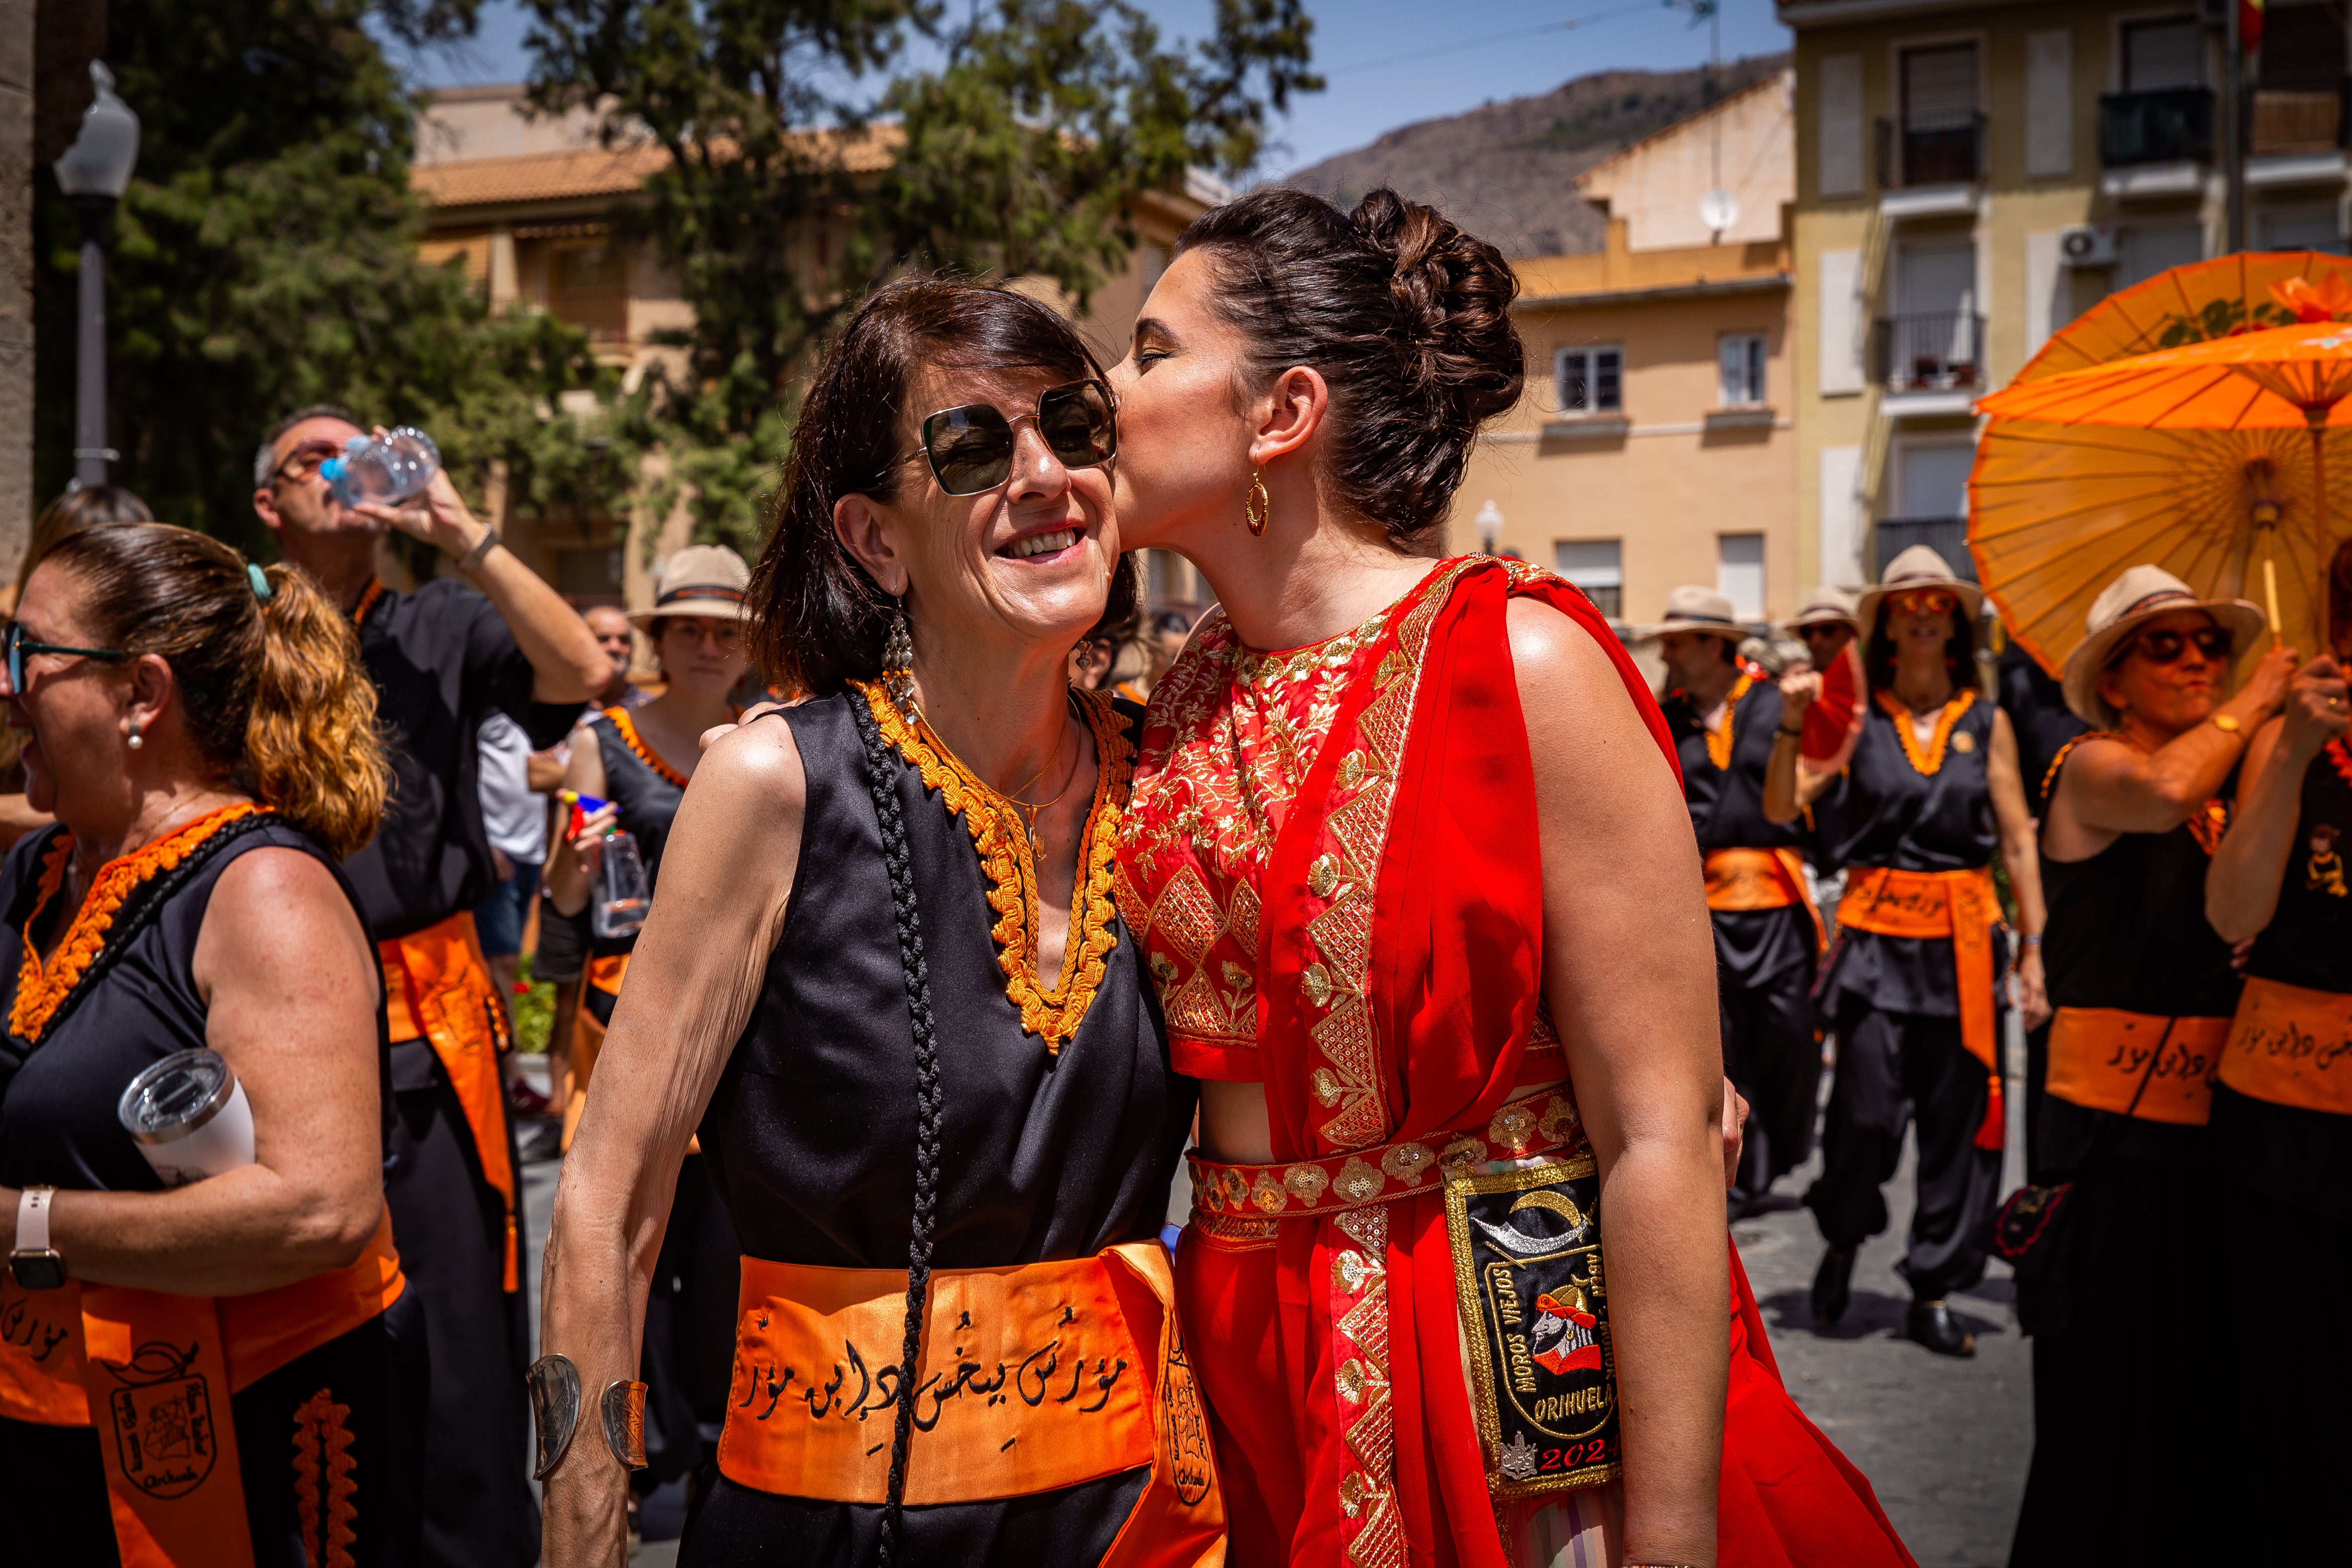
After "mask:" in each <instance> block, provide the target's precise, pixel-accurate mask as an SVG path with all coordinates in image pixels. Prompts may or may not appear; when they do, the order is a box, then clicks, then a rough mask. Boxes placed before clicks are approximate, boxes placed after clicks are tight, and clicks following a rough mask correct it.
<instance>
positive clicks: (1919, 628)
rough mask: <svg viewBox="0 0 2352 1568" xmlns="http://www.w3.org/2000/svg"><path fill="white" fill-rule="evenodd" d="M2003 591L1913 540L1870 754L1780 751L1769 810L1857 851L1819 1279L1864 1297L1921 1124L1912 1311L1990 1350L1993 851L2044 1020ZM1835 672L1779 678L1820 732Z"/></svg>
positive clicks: (1994, 1137)
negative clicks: (1836, 768)
mask: <svg viewBox="0 0 2352 1568" xmlns="http://www.w3.org/2000/svg"><path fill="white" fill-rule="evenodd" d="M1983 603H1984V595H1983V593H1982V592H1981V591H1980V590H1979V589H1978V587H1977V586H1976V585H1975V584H1972V583H1964V582H1962V581H1960V580H1959V579H1958V577H1956V576H1955V575H1954V574H1953V573H1952V569H1951V568H1950V567H1949V566H1948V565H1947V564H1946V563H1945V562H1944V560H1943V558H1942V557H1941V556H1939V555H1937V553H1936V552H1934V551H1933V550H1930V549H1928V548H1927V546H1925V545H1915V546H1913V547H1912V548H1911V549H1908V550H1906V551H1905V552H1903V553H1901V554H1900V555H1897V556H1896V557H1895V559H1894V560H1893V561H1892V562H1889V563H1887V567H1886V571H1885V574H1884V576H1883V578H1882V581H1881V582H1880V584H1879V586H1877V587H1875V588H1874V589H1872V590H1871V591H1870V592H1869V593H1867V594H1864V595H1863V597H1862V604H1861V606H1860V614H1859V618H1860V620H1861V622H1862V624H1863V625H1864V626H1865V627H1867V628H1868V632H1867V641H1866V642H1865V644H1864V658H1863V667H1864V675H1865V678H1866V681H1867V686H1868V704H1867V707H1866V710H1865V717H1864V724H1863V731H1862V734H1861V736H1860V738H1859V739H1858V740H1856V742H1854V748H1853V756H1852V758H1851V759H1850V760H1849V761H1848V763H1847V764H1846V766H1845V768H1844V769H1843V771H1842V772H1839V773H1815V772H1811V771H1805V772H1803V773H1801V771H1800V769H1799V768H1798V765H1797V763H1798V755H1797V753H1798V750H1799V748H1798V747H1797V746H1795V745H1793V744H1791V745H1784V746H1781V747H1780V749H1779V750H1778V751H1777V752H1774V754H1773V757H1772V764H1771V768H1770V770H1769V773H1768V774H1767V775H1766V790H1765V801H1764V811H1765V816H1767V817H1768V818H1769V819H1770V820H1772V821H1774V822H1780V823H1790V822H1794V821H1795V820H1797V817H1798V816H1799V815H1800V813H1801V811H1803V810H1805V809H1807V808H1810V809H1811V812H1812V814H1813V824H1814V827H1815V830H1816V832H1817V834H1818V835H1819V843H1820V846H1821V848H1822V856H1823V858H1824V860H1825V861H1826V862H1828V863H1830V864H1833V865H1843V866H1844V867H1846V868H1847V870H1846V885H1845V894H1844V897H1843V899H1842V900H1840V901H1839V904H1838V928H1839V934H1838V942H1837V948H1836V951H1835V952H1833V953H1832V956H1831V957H1830V959H1829V960H1828V963H1827V964H1826V966H1825V968H1826V972H1825V973H1824V974H1823V976H1822V981H1821V984H1820V985H1819V987H1818V995H1819V1006H1820V1009H1821V1013H1822V1016H1823V1017H1824V1018H1825V1019H1827V1020H1829V1021H1830V1022H1831V1023H1832V1026H1833V1027H1834V1028H1835V1029H1836V1031H1837V1075H1836V1079H1835V1080H1834V1082H1833V1085H1832V1089H1831V1091H1830V1104H1829V1116H1828V1120H1827V1121H1826V1123H1825V1125H1824V1127H1823V1129H1822V1158H1823V1163H1824V1168H1823V1170H1822V1175H1821V1178H1820V1179H1819V1180H1818V1181H1816V1182H1815V1183H1814V1184H1813V1185H1812V1187H1811V1190H1810V1191H1808V1192H1807V1193H1806V1194H1805V1204H1806V1206H1807V1207H1809V1208H1811V1210H1812V1211H1813V1215H1814V1218H1815V1219H1816V1220H1817V1221H1818V1222H1819V1224H1820V1226H1821V1228H1822V1237H1823V1238H1824V1239H1825V1240H1826V1241H1827V1242H1828V1244H1829V1246H1828V1248H1827V1250H1826V1251H1825V1252H1824V1253H1823V1255H1822V1263H1821V1267H1820V1268H1819V1270H1818V1271H1816V1273H1815V1275H1814V1278H1813V1289H1812V1309H1813V1316H1814V1318H1815V1319H1816V1320H1817V1321H1821V1322H1824V1323H1833V1322H1835V1321H1838V1319H1840V1318H1841V1317H1843V1316H1844V1314H1845V1309H1846V1304H1847V1301H1848V1299H1849V1295H1850V1282H1851V1279H1852V1277H1853V1256H1854V1251H1855V1249H1856V1248H1857V1247H1860V1246H1861V1245H1862V1244H1863V1242H1864V1241H1865V1240H1867V1239H1869V1238H1870V1237H1873V1236H1875V1235H1877V1234H1878V1233H1879V1232H1880V1231H1882V1230H1884V1229H1885V1228H1886V1219H1887V1215H1886V1200H1885V1195H1884V1194H1882V1193H1881V1192H1880V1190H1879V1189H1880V1188H1881V1187H1882V1186H1884V1185H1885V1183H1886V1181H1887V1179H1888V1178H1889V1177H1891V1176H1893V1175H1894V1174H1895V1163H1896V1161H1897V1160H1898V1159H1899V1158H1900V1157H1901V1155H1902V1152H1903V1134H1904V1131H1905V1129H1906V1127H1907V1126H1909V1125H1910V1124H1911V1123H1912V1122H1913V1121H1916V1123H1917V1125H1918V1130H1919V1167H1918V1194H1917V1204H1916V1207H1915V1209H1914V1210H1913V1212H1912V1216H1911V1238H1910V1246H1909V1248H1908V1250H1907V1252H1906V1256H1905V1258H1904V1260H1903V1262H1902V1263H1901V1264H1899V1265H1898V1266H1897V1268H1899V1270H1900V1271H1901V1273H1902V1274H1903V1276H1904V1278H1905V1279H1906V1280H1907V1281H1908V1282H1909V1284H1910V1287H1911V1292H1912V1302H1911V1309H1910V1311H1909V1313H1908V1315H1907V1317H1906V1324H1905V1329H1906V1332H1907V1333H1908V1334H1909V1335H1910V1337H1911V1338H1913V1339H1915V1340H1916V1341H1918V1342H1920V1343H1921V1344H1923V1345H1925V1346H1927V1348H1928V1349H1929V1350H1931V1351H1934V1352H1937V1353H1938V1354H1942V1355H1963V1356H1965V1355H1973V1354H1975V1353H1976V1341H1975V1339H1974V1337H1973V1336H1971V1335H1969V1333H1967V1332H1965V1331H1963V1330H1962V1329H1961V1328H1960V1327H1959V1325H1958V1324H1957V1323H1956V1322H1954V1321H1953V1320H1952V1315H1951V1310H1950V1309H1949V1308H1948V1306H1947V1305H1946V1300H1945V1299H1946V1297H1947V1296H1948V1294H1949V1293H1950V1292H1951V1291H1954V1290H1964V1289H1968V1288H1969V1286H1971V1285H1974V1284H1975V1283H1976V1282H1977V1281H1978V1280H1979V1279H1981V1278H1982V1277H1983V1275H1984V1265H1985V1257H1986V1247H1985V1243H1984V1240H1983V1239H1982V1232H1983V1230H1984V1226H1985V1222H1986V1220H1987V1219H1988V1218H1990V1215H1991V1214H1992V1209H1993V1205H1994V1203H1995V1202H1996V1201H1997V1200H1998V1198H1999V1196H2000V1194H1999V1193H1998V1191H1996V1188H1997V1187H1998V1185H1999V1184H2000V1152H2001V1134H2002V1116H2001V1101H2000V1028H1999V1011H2000V994H1999V979H1998V976H1999V975H2000V972H2001V968H2002V964H2003V961H2004V959H2005V957H2006V949H2007V946H2008V943H2007V942H2006V941H2005V940H2004V933H2005V931H2006V929H2007V928H2006V927H2005V926H2004V925H2003V923H2002V921H2001V910H2000V902H1999V900H1997V899H1996V897H1995V896H1994V892H1993V881H1992V869H1991V866H1992V858H1993V855H1994V853H1995V852H1996V851H1998V852H1999V854H2000V858H2001V862H2002V865H2003V866H2004V867H2005V868H2007V869H2008V872H2009V879H2010V886H2011V889H2012V890H2013V891H2014V893H2015V895H2016V898H2017V908H2018V923H2019V927H2020V934H2021V939H2022V942H2023V945H2024V949H2025V951H2024V955H2023V957H2022V958H2021V960H2020V962H2019V963H2018V965H2017V978H2018V983H2019V991H2020V995H2019V1001H2020V1004H2021V1007H2022V1009H2023V1011H2024V1013H2025V1016H2026V1021H2027V1022H2028V1023H2029V1024H2031V1023H2035V1022H2038V1021H2039V1020H2040V1017H2041V1015H2042V1011H2043V1010H2044V1007H2045V1004H2044V1003H2043V1001H2042V954H2041V942H2042V879H2041V873H2040V868H2039V866H2038V865H2037V863H2036V860H2035V857H2034V846H2033V824H2032V818H2031V817H2029V816H2027V815H2026V810H2025V791H2024V783H2023V781H2022V780H2021V778H2020V777H2019V774H2018V771H2017V742H2016V738H2015V736H2014V735H2013V734H2012V733H2011V731H2010V727H2009V719H2008V716H2007V715H2005V714H2003V713H2002V712H2001V711H2000V709H1998V708H1996V707H1995V706H1993V705H1992V704H1991V703H1990V702H1988V701H1985V700H1983V699H1982V698H1981V696H1980V694H1979V692H1978V690H1977V689H1976V687H1975V686H1974V684H1973V682H1974V681H1975V679H1976V654H1975V646H1976V645H1975V638H1974V637H1973V636H1972V635H1971V631H1970V628H1971V626H1972V625H1973V623H1974V622H1975V619H1976V616H1977V613H1978V611H1979V609H1980V608H1981V607H1982V605H1983ZM1820 682H1821V678H1820V676H1818V675H1817V674H1804V675H1798V676H1792V677H1790V679H1786V680H1784V681H1782V682H1781V686H1780V689H1781V695H1782V698H1783V700H1784V703H1785V708H1784V716H1783V718H1782V720H1781V722H1782V723H1784V724H1785V725H1787V726H1788V727H1789V728H1790V729H1791V730H1799V729H1801V728H1802V726H1803V722H1804V716H1805V712H1806V710H1808V709H1809V708H1810V707H1811V705H1812V700H1813V698H1814V696H1815V695H1816V694H1817V693H1818V691H1819V690H1820Z"/></svg>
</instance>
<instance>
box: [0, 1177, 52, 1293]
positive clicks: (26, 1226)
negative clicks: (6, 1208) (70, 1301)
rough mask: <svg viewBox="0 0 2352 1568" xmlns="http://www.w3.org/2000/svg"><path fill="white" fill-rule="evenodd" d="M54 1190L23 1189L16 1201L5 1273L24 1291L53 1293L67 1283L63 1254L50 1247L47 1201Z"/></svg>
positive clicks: (42, 1188) (41, 1188) (44, 1188)
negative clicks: (13, 1239) (13, 1236)
mask: <svg viewBox="0 0 2352 1568" xmlns="http://www.w3.org/2000/svg"><path fill="white" fill-rule="evenodd" d="M57 1192H58V1190H57V1188H55V1187H26V1189H25V1190H24V1191H23V1192H22V1193H21V1194H18V1195H17V1198H16V1249H15V1250H14V1251H12V1252H10V1253H9V1254H8V1270H9V1272H10V1273H12V1274H14V1275H16V1283H17V1284H19V1285H22V1286H23V1287H24V1288H25V1289H27V1290H54V1289H57V1288H58V1286H60V1285H62V1284H64V1283H65V1282H66V1258H65V1254H64V1253H62V1252H59V1251H58V1249H57V1248H56V1247H51V1246H50V1245H49V1200H50V1199H51V1198H53V1197H55V1196H56V1195H57Z"/></svg>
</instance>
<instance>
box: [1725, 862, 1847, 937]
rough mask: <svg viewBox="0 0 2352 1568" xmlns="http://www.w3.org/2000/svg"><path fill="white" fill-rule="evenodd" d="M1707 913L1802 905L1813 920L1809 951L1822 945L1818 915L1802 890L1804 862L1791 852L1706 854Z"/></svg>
mask: <svg viewBox="0 0 2352 1568" xmlns="http://www.w3.org/2000/svg"><path fill="white" fill-rule="evenodd" d="M1705 869H1706V907H1707V908H1708V909H1710V910H1734V911H1736V910H1785V909H1787V908H1788V907H1789V906H1790V904H1802V905H1804V906H1805V913H1807V914H1808V915H1811V917H1812V920H1813V947H1814V951H1815V952H1819V951H1820V950H1821V949H1822V946H1823V945H1825V933H1824V932H1823V931H1822V912H1821V910H1817V909H1815V908H1814V907H1813V896H1812V894H1811V892H1809V891H1808V890H1807V889H1806V887H1805V862H1804V860H1803V858H1801V856H1799V855H1798V853H1797V852H1796V851H1795V850H1794V849H1788V848H1780V849H1710V850H1708V851H1707V852H1706V865H1705Z"/></svg>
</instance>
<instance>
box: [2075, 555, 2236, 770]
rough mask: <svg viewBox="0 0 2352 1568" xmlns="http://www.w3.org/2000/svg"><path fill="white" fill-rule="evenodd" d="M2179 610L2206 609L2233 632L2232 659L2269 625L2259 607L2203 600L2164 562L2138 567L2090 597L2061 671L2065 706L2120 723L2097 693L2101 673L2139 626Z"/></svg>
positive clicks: (2092, 718)
mask: <svg viewBox="0 0 2352 1568" xmlns="http://www.w3.org/2000/svg"><path fill="white" fill-rule="evenodd" d="M2175 610H2202V611H2204V612H2205V613H2206V614H2207V615H2209V616H2212V617H2213V621H2214V624H2215V625H2216V626H2221V627H2222V628H2223V629H2225V630H2226V631H2228V632H2229V634H2230V657H2231V658H2232V659H2235V658H2237V657H2238V655H2240V654H2241V653H2243V652H2244V651H2245V650H2246V648H2247V647H2248V646H2249V645H2250V644H2251V643H2252V640H2253V638H2254V637H2255V636H2256V635H2257V634H2258V633H2260V632H2261V631H2262V629H2263V626H2265V625H2267V624H2268V623H2267V622H2266V621H2265V620H2264V619H2263V612H2262V611H2261V609H2259V608H2258V607H2257V606H2255V605H2251V604H2249V603H2247V602H2246V601H2245V600H2243V599H2200V598H2199V597H2198V596H2197V595H2196V594H2195V593H2194V592H2193V591H2191V589H2190V588H2189V584H2186V583H2184V582H2182V581H2181V580H2180V579H2179V578H2178V577H2176V576H2174V575H2173V574H2171V573H2169V572H2167V571H2166V570H2165V569H2164V568H2163V567H2161V566H2147V565H2141V566H2134V567H2132V568H2131V569H2130V570H2128V571H2126V573H2125V574H2123V575H2122V576H2120V577H2118V578H2116V580H2115V581H2114V582H2112V583H2110V584H2107V585H2106V586H2105V588H2103V589H2101V590H2100V592H2099V596H2098V597H2097V598H2095V599H2094V600H2092V601H2091V613H2090V614H2089V615H2088V616H2084V618H2083V630H2084V634H2085V635H2084V638H2083V640H2082V641H2081V642H2079V643H2077V644H2075V645H2074V652H2072V653H2070V654H2068V655H2067V656H2066V663H2065V666H2064V668H2063V669H2062V670H2061V672H2060V675H2059V679H2060V681H2061V683H2062V684H2063V686H2064V688H2065V691H2066V706H2067V707H2069V708H2071V709H2073V710H2074V716H2075V717H2076V718H2077V719H2080V720H2083V721H2084V722H2086V723H2090V724H2095V725H2096V726H2098V727H2099V728H2100V729H2102V730H2112V729H2114V728H2115V727H2116V722H2117V719H2116V710H2114V709H2113V708H2110V707H2108V706H2107V702H2106V700H2105V698H2103V697H2101V696H2100V695H2099V676H2100V674H2101V673H2102V672H2103V671H2105V669H2106V668H2107V667H2108V666H2109V665H2111V664H2113V663H2114V662H2115V660H2116V654H2118V653H2119V652H2121V651H2122V650H2123V647H2124V644H2125V643H2126V641H2128V640H2129V639H2130V637H2132V635H2133V634H2134V633H2136V632H2137V631H2138V630H2139V628H2140V627H2141V626H2145V625H2147V623H2148V622H2149V621H2152V620H2154V619H2155V618H2156V617H2157V616H2166V615H2170V614H2171V613H2172V612H2173V611H2175Z"/></svg>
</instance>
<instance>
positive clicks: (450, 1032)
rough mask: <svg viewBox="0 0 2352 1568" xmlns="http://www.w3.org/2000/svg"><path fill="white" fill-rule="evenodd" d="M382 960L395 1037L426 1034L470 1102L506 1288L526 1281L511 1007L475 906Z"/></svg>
mask: <svg viewBox="0 0 2352 1568" xmlns="http://www.w3.org/2000/svg"><path fill="white" fill-rule="evenodd" d="M376 954H377V956H378V957H379V958H380V959H381V960H382V961H383V997H384V1011H385V1013H386V1015H387V1016H388V1018H389V1020H390V1024H391V1031H392V1038H393V1039H394V1041H395V1042H397V1041H401V1040H414V1039H416V1038H418V1037H423V1038H425V1039H426V1040H429V1041H431V1042H432V1045H433V1054H434V1055H435V1056H436V1057H438V1058H441V1069H442V1071H444V1072H446V1073H447V1074H448V1075H449V1086H450V1087H451V1088H452V1089H456V1090H457V1103H458V1104H459V1105H460V1106H462V1107H464V1108H465V1111H466V1125H467V1128H469V1129H470V1130H471V1131H472V1132H473V1134H474V1149H475V1151H476V1152H477V1153H478V1154H479V1155H480V1157H481V1162H482V1176H483V1178H484V1179H485V1180H486V1181H488V1183H489V1184H490V1185H491V1186H493V1187H496V1188H497V1189H498V1193H499V1199H500V1200H501V1202H503V1204H504V1205H505V1206H506V1215H507V1237H506V1245H505V1247H504V1248H503V1250H504V1252H505V1255H506V1261H505V1266H504V1267H505V1276H506V1288H507V1289H509V1290H512V1289H515V1288H516V1287H517V1285H518V1284H519V1283H520V1280H519V1279H518V1277H517V1259H518V1258H519V1257H520V1253H519V1251H518V1248H519V1246H520V1237H519V1234H518V1232H517V1230H516V1226H515V1179H514V1165H513V1163H512V1162H511V1161H509V1159H508V1157H507V1100H506V1085H505V1083H504V1081H503V1080H502V1079H500V1077H499V1051H500V1050H501V1049H502V1048H504V1047H505V1045H506V1038H507V1022H506V1012H505V1010H504V1009H503V1008H502V1007H500V1006H499V990H498V983H497V982H496V981H494V980H492V979H491V978H490V969H489V965H488V963H487V962H485V961H484V959H483V957H482V943H481V939H480V938H479V937H478V935H476V933H475V931H474V914H473V911H472V910H458V911H457V913H456V914H454V915H451V916H450V917H449V918H448V919H447V920H446V921H441V922H440V923H439V924H438V925H430V926H427V927H425V929H424V930H423V931H412V932H410V933H409V934H408V935H406V936H401V937H394V938H392V939H391V940H390V941H387V942H378V943H376Z"/></svg>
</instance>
